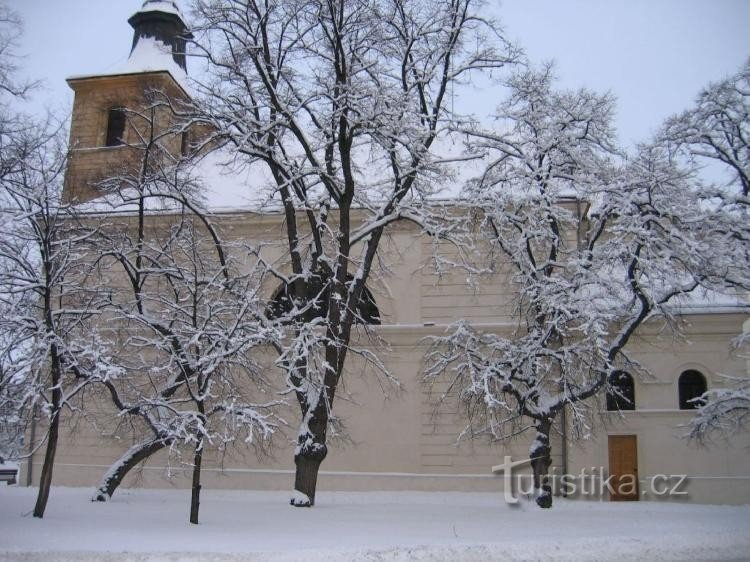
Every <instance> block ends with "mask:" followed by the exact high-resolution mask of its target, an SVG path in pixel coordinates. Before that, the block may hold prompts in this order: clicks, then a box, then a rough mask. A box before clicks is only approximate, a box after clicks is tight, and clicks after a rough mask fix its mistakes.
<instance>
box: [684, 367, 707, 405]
mask: <svg viewBox="0 0 750 562" xmlns="http://www.w3.org/2000/svg"><path fill="white" fill-rule="evenodd" d="M677 392H678V393H679V396H680V410H695V409H697V408H698V407H699V406H700V404H698V403H697V402H691V400H693V399H694V398H698V397H699V396H701V395H702V394H703V393H704V392H706V377H704V376H703V374H702V373H701V372H700V371H694V370H689V371H685V372H684V373H682V374H681V375H680V378H679V379H678V381H677Z"/></svg>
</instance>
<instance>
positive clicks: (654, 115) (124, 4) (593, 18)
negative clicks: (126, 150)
mask: <svg viewBox="0 0 750 562" xmlns="http://www.w3.org/2000/svg"><path fill="white" fill-rule="evenodd" d="M6 1H7V2H8V4H9V5H10V6H11V7H12V8H13V9H14V10H16V11H17V12H18V13H19V14H20V15H21V17H22V18H23V19H24V21H25V34H24V37H23V41H22V44H21V49H20V51H21V52H22V53H23V54H25V55H26V59H25V60H24V61H23V62H22V65H23V66H24V67H25V69H26V71H27V73H28V75H29V76H30V77H33V78H42V79H44V81H45V87H46V89H45V91H43V92H39V93H37V95H36V102H35V103H36V105H35V108H37V109H39V108H41V107H49V108H50V109H53V110H57V111H58V112H60V113H62V114H67V113H68V112H69V111H70V107H71V104H72V93H71V92H70V90H69V89H68V87H67V85H66V84H65V78H66V77H68V76H71V75H79V74H92V73H98V72H102V73H103V72H107V71H108V70H111V69H112V68H114V67H116V66H118V65H120V64H121V63H122V62H124V61H125V60H126V58H127V56H128V53H129V52H130V45H131V41H132V29H131V28H130V26H129V25H128V23H127V19H128V17H129V16H130V15H132V14H133V13H134V12H135V11H137V10H138V8H140V6H141V3H142V0H6ZM178 4H180V5H181V7H182V9H183V11H184V12H185V13H186V15H187V14H188V11H187V8H188V3H187V1H186V0H178ZM486 9H487V10H488V13H489V12H491V13H496V14H497V15H499V17H500V18H501V20H502V23H503V25H504V26H505V28H506V31H507V34H508V36H510V37H512V38H514V39H516V40H517V41H518V42H519V43H520V44H521V45H522V46H523V47H524V48H525V49H526V51H527V53H528V54H529V56H530V58H531V59H532V60H535V61H540V60H545V59H555V60H556V61H557V68H558V74H559V75H560V77H561V79H562V84H563V85H564V86H566V87H579V86H587V87H590V88H593V89H596V90H599V91H604V90H611V91H612V92H613V93H614V94H615V95H616V96H617V98H618V100H619V103H618V110H619V111H618V129H619V132H620V135H621V139H622V140H623V141H625V142H633V141H636V140H640V139H645V138H646V137H647V136H648V135H649V134H650V132H652V131H653V130H654V129H655V128H656V127H658V125H659V124H660V122H661V121H662V120H663V119H664V118H665V117H667V116H668V115H671V114H672V113H675V112H678V111H680V110H682V109H684V108H686V107H687V106H688V105H689V104H690V103H691V101H692V100H693V98H694V97H695V95H696V94H697V92H698V91H699V90H700V89H701V88H702V87H703V86H705V85H706V84H707V83H708V82H710V81H715V80H718V79H720V78H722V77H724V76H726V75H727V74H730V73H732V72H734V71H735V70H736V69H738V68H739V67H740V65H741V64H742V63H743V62H744V60H745V59H746V58H747V57H748V56H750V33H748V30H747V28H748V23H750V1H748V0H710V1H709V0H504V1H503V2H502V3H501V2H498V1H497V0H489V1H488V2H487V5H486ZM188 17H189V16H188ZM188 64H190V63H188ZM477 95H478V96H479V95H480V94H477ZM481 96H482V97H481V98H478V99H477V103H476V106H477V107H481V108H483V109H484V108H487V109H489V108H491V107H492V106H493V105H494V102H493V101H492V96H491V95H488V94H487V93H486V92H485V93H483V94H481ZM464 101H466V100H464ZM472 105H474V104H472Z"/></svg>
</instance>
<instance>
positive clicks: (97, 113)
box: [64, 0, 192, 202]
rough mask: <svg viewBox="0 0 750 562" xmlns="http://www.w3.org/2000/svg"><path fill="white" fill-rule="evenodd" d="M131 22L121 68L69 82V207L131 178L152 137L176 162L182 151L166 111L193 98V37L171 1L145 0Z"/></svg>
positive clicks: (179, 137) (66, 194) (180, 137)
mask: <svg viewBox="0 0 750 562" xmlns="http://www.w3.org/2000/svg"><path fill="white" fill-rule="evenodd" d="M128 23H130V25H131V26H132V27H133V43H132V46H131V49H130V55H129V56H128V59H127V60H126V61H125V62H124V63H123V64H122V65H120V66H119V67H117V68H115V69H114V70H112V71H109V72H107V73H105V74H89V75H83V76H73V77H71V78H68V80H67V82H68V85H69V86H70V87H71V88H72V89H73V91H74V92H75V99H74V102H73V113H72V118H71V124H70V148H71V154H70V160H69V162H68V170H67V173H66V178H65V190H64V199H65V200H67V201H79V202H85V201H89V200H91V199H95V198H97V197H99V196H100V195H101V194H102V189H103V183H102V182H103V181H104V180H105V179H107V178H113V177H117V176H118V175H127V174H132V173H134V171H136V170H138V168H139V162H140V161H141V160H142V158H143V155H144V153H145V151H146V150H147V149H148V143H149V142H150V141H153V139H154V138H157V137H158V138H159V144H160V146H161V147H166V149H167V150H168V151H169V152H170V153H171V154H174V155H177V156H179V155H180V152H181V147H182V146H183V145H184V138H183V135H181V134H179V133H177V132H175V133H170V132H169V131H172V130H173V129H174V128H175V127H174V126H175V124H176V118H175V115H174V114H173V113H172V112H171V110H170V109H169V106H170V105H175V104H176V105H179V103H181V102H184V101H187V100H189V99H190V94H189V87H188V86H187V64H186V46H187V41H188V40H189V39H191V38H192V35H191V34H190V31H189V29H188V27H187V25H186V24H185V21H184V19H183V17H182V14H181V12H180V9H179V8H178V6H177V4H176V3H175V2H172V1H167V0H145V1H144V2H143V5H142V6H141V9H140V10H138V11H137V12H136V13H135V14H133V15H132V16H131V17H130V18H129V19H128ZM166 101H169V102H170V103H164V102H166Z"/></svg>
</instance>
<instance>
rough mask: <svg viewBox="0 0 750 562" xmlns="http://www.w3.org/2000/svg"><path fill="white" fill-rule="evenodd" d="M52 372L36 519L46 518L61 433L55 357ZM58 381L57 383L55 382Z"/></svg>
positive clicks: (60, 396)
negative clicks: (50, 398) (48, 421)
mask: <svg viewBox="0 0 750 562" xmlns="http://www.w3.org/2000/svg"><path fill="white" fill-rule="evenodd" d="M52 363H53V365H52V370H53V371H55V372H57V373H58V375H57V376H54V375H53V383H54V386H53V388H52V412H53V413H52V418H51V419H50V425H49V433H48V435H47V450H46V452H45V453H44V464H43V465H42V474H41V477H40V479H39V493H38V494H37V497H36V505H34V517H38V518H40V519H41V518H42V517H44V510H45V509H47V500H48V499H49V491H50V488H51V487H52V470H53V468H54V466H55V454H56V453H57V440H58V436H59V433H60V408H61V404H62V390H61V389H60V382H59V378H60V377H59V369H58V364H57V359H56V358H55V357H54V355H53V359H52ZM55 379H57V381H55Z"/></svg>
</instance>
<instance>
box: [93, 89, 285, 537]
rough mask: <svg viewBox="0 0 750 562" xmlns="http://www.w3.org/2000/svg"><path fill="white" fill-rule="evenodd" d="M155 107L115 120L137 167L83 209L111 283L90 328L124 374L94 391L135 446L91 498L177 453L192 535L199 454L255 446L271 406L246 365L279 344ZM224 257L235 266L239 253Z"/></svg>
mask: <svg viewBox="0 0 750 562" xmlns="http://www.w3.org/2000/svg"><path fill="white" fill-rule="evenodd" d="M159 98H161V96H156V97H155V99H154V102H153V103H152V104H147V106H146V107H144V108H142V109H140V110H124V111H126V113H127V116H128V122H129V127H130V128H131V130H133V131H134V136H135V140H134V141H132V142H130V143H129V145H128V146H126V147H124V148H123V150H129V151H131V152H134V153H135V154H137V155H138V157H137V158H133V159H132V160H133V161H135V162H137V163H138V165H137V166H135V167H134V166H132V165H126V166H125V167H124V169H123V171H122V173H119V174H114V175H112V176H110V177H108V178H106V179H105V180H104V181H102V182H101V183H100V184H99V186H98V189H99V190H100V192H101V193H102V195H103V197H102V198H100V199H98V200H96V201H94V202H92V203H90V204H88V208H89V210H90V211H93V212H94V214H93V216H92V217H91V218H90V219H89V220H88V221H87V222H88V223H89V224H94V225H96V229H97V231H98V235H97V237H96V238H95V239H92V240H91V246H90V252H91V253H90V255H96V256H98V258H97V259H96V262H95V266H96V267H97V269H98V271H99V273H100V276H99V280H101V279H103V278H105V277H109V278H110V279H115V280H116V281H115V282H114V283H112V288H111V289H110V290H109V295H108V299H107V300H108V303H107V306H106V307H105V311H106V313H107V315H108V318H110V320H111V325H107V324H105V323H100V324H99V326H98V328H99V329H100V331H101V332H102V338H103V339H107V340H110V341H112V340H116V341H119V346H120V349H121V352H120V354H119V355H118V361H119V362H120V365H121V366H122V368H123V370H124V372H125V373H126V375H125V376H122V377H118V378H111V379H109V380H107V381H105V382H104V384H105V386H106V389H107V392H108V394H109V396H110V398H111V401H112V403H113V404H114V406H115V407H116V409H117V411H118V412H119V413H120V416H119V417H120V418H122V419H126V420H127V421H128V424H129V425H133V426H135V427H136V436H137V443H136V444H135V445H134V446H133V447H131V448H130V449H129V450H128V451H127V452H126V453H125V454H124V455H123V456H122V457H121V458H120V459H118V460H117V461H116V462H115V463H114V464H113V466H112V467H111V468H110V470H109V471H107V473H106V474H105V476H104V478H103V480H102V483H101V484H100V486H99V488H98V489H97V492H96V494H95V499H97V500H101V501H104V500H106V499H108V498H109V497H110V496H111V495H112V493H113V492H114V490H115V489H116V488H117V486H118V485H119V484H120V483H121V482H122V480H123V478H124V477H125V476H126V475H127V473H128V472H129V471H130V470H131V469H132V468H134V467H135V466H136V465H137V464H138V463H140V462H142V461H143V460H145V459H146V458H148V457H149V456H151V455H152V454H154V453H155V452H157V451H159V450H161V449H164V448H168V449H169V451H170V452H171V453H177V454H179V453H181V451H182V450H183V449H185V448H186V447H187V448H190V449H191V451H192V452H191V457H192V463H191V464H192V467H193V486H192V500H191V511H190V521H191V523H196V524H197V523H198V514H199V503H200V490H201V483H200V476H201V466H202V460H203V454H204V451H205V449H206V448H207V447H209V446H212V447H214V448H216V449H218V450H224V449H226V448H228V447H229V446H231V445H232V444H234V443H236V442H238V441H239V442H241V443H250V444H253V445H256V446H259V447H262V446H263V445H264V443H265V442H267V441H269V440H270V438H271V435H272V434H273V433H274V431H275V430H276V429H277V427H278V424H279V420H278V419H277V418H276V417H275V414H274V407H275V406H276V405H278V403H279V401H278V400H276V401H272V402H268V403H260V404H259V403H256V402H255V401H253V396H254V394H255V395H257V388H258V386H259V385H262V384H263V377H262V368H261V366H260V364H259V362H258V360H257V358H256V357H254V354H258V353H259V350H261V349H262V348H263V347H264V346H268V345H270V346H273V345H274V344H275V342H276V340H277V339H278V337H279V336H278V331H277V330H276V329H275V328H274V327H273V326H269V322H268V320H267V319H266V316H265V304H264V302H263V301H262V300H261V299H260V295H259V293H258V288H259V287H260V284H261V282H262V276H261V275H259V274H256V272H255V271H254V270H253V268H252V267H250V266H242V264H241V263H235V259H234V258H232V257H231V255H230V252H229V251H228V249H229V247H231V245H228V244H226V243H225V242H223V241H222V240H221V239H220V238H219V236H218V232H217V230H216V229H215V228H214V226H213V224H212V222H211V220H210V218H209V216H208V215H207V214H206V213H205V212H204V211H203V209H202V207H201V203H200V200H199V196H198V193H199V192H200V186H199V185H198V183H197V181H196V180H195V179H194V178H193V176H192V173H191V172H192V168H193V165H194V164H193V162H192V161H191V160H190V159H184V158H182V157H181V156H174V154H173V152H172V151H170V149H169V147H170V145H173V144H175V143H174V141H175V135H176V132H179V130H180V125H176V126H175V127H165V126H164V121H165V119H162V118H160V117H159V115H160V112H164V111H168V112H171V108H170V106H169V104H165V103H162V101H160V99H159ZM83 208H86V205H84V207H83ZM101 211H105V212H104V213H103V214H102V213H100V212H101ZM115 211H118V212H115ZM232 250H233V251H234V253H235V254H239V255H237V256H236V257H237V259H238V260H241V259H242V253H241V252H240V249H238V248H232ZM243 267H244V270H245V271H244V273H243V272H242V268H243ZM97 283H98V281H97ZM144 433H145V435H146V436H147V437H145V438H144V437H143V434H144Z"/></svg>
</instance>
